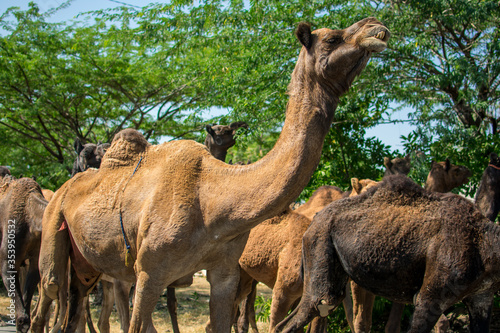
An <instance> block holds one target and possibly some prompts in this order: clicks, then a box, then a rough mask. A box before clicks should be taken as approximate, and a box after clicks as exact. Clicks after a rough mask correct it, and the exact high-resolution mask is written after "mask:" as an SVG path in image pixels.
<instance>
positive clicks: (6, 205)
mask: <svg viewBox="0 0 500 333" xmlns="http://www.w3.org/2000/svg"><path fill="white" fill-rule="evenodd" d="M46 206H47V200H45V198H44V197H43V195H42V190H41V188H40V186H39V185H38V184H37V183H36V182H35V181H34V180H33V179H31V178H21V179H15V178H13V177H11V176H9V175H7V176H4V177H3V178H0V265H1V273H2V281H3V283H4V285H5V288H6V289H7V292H8V296H9V297H10V298H11V306H12V309H14V308H15V317H10V316H9V318H10V319H11V322H12V323H14V322H15V324H16V328H17V331H18V332H27V331H28V329H29V327H30V307H31V299H32V297H33V293H34V292H35V289H36V287H37V284H38V281H39V279H40V276H39V272H38V255H39V251H40V240H41V233H42V216H43V212H44V210H45V207H46ZM26 262H27V263H28V272H27V274H26V277H25V279H24V280H25V283H24V286H21V281H20V278H19V274H20V272H21V268H22V266H24V265H25V264H26ZM8 311H10V309H8ZM10 314H12V315H14V314H13V312H10Z"/></svg>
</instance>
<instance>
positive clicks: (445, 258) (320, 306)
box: [276, 175, 500, 333]
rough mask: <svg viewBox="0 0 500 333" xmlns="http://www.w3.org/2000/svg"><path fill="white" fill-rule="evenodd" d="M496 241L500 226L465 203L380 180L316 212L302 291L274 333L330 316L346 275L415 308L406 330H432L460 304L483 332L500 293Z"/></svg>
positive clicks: (397, 178) (404, 181) (474, 328)
mask: <svg viewBox="0 0 500 333" xmlns="http://www.w3.org/2000/svg"><path fill="white" fill-rule="evenodd" d="M499 237H500V227H498V226H497V225H495V224H494V223H491V222H490V221H489V220H488V219H487V218H486V217H484V216H483V215H482V214H481V212H480V211H479V210H478V209H477V207H476V206H475V205H474V204H473V203H471V202H470V201H469V200H467V199H465V198H463V197H461V196H458V195H455V194H452V193H445V194H442V193H432V192H429V191H426V190H424V189H423V188H422V187H420V186H419V185H417V184H415V183H414V182H413V181H412V180H411V179H409V178H407V177H404V176H401V175H394V176H388V177H384V179H383V180H382V182H381V183H380V184H379V185H377V186H374V187H372V188H371V189H369V190H368V191H366V192H365V193H362V194H361V195H359V196H356V197H352V198H349V199H347V200H342V201H337V202H333V203H332V204H330V205H329V206H327V207H326V208H325V209H323V210H322V211H321V212H320V213H318V214H317V215H316V217H315V218H314V220H313V222H312V223H311V226H310V227H309V228H308V230H307V231H306V233H305V235H304V238H303V256H302V267H303V272H304V293H303V295H302V298H301V301H300V303H299V305H298V306H297V308H296V309H295V310H294V311H293V312H292V313H291V314H290V316H288V317H287V318H286V319H285V320H283V321H282V322H280V323H279V324H278V326H277V327H276V332H299V331H300V329H301V328H302V327H303V326H304V325H305V324H306V323H307V322H309V321H310V320H311V319H312V318H314V317H316V316H322V317H324V316H326V315H328V313H329V312H330V310H332V309H333V308H335V307H336V306H338V305H339V304H340V302H341V301H342V299H343V298H344V296H345V285H346V283H347V280H348V279H349V278H351V279H352V280H353V281H355V282H356V283H357V284H359V285H360V286H362V287H363V288H365V289H367V290H369V291H370V292H372V293H374V294H376V295H381V296H383V297H385V298H387V299H390V300H392V301H394V302H399V303H413V304H414V305H415V311H414V314H413V318H412V321H411V324H410V328H409V330H408V333H416V332H419V333H427V332H431V330H432V328H433V327H434V324H435V323H436V322H437V320H438V318H439V317H440V315H441V314H442V313H443V311H445V310H446V309H447V308H449V307H450V306H452V305H453V304H455V303H457V302H459V301H462V302H463V303H464V304H465V305H466V306H467V308H468V310H469V315H470V331H471V332H473V333H479V332H481V333H484V332H488V331H489V319H490V315H491V306H492V301H493V295H494V293H495V292H496V291H497V290H498V289H499V288H500V274H499V273H500V272H499V267H500V266H499V264H500V242H499V240H500V239H499ZM353 240H355V241H353Z"/></svg>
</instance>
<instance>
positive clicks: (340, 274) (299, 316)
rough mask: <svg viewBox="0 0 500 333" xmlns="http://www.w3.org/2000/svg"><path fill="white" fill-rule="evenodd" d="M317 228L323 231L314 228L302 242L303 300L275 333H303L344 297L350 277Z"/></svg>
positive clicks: (332, 247) (310, 228)
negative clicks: (318, 317) (310, 323)
mask: <svg viewBox="0 0 500 333" xmlns="http://www.w3.org/2000/svg"><path fill="white" fill-rule="evenodd" d="M315 226H318V228H321V225H319V224H313V225H311V227H309V229H308V231H306V233H305V234H304V237H303V238H302V244H303V246H302V266H303V272H304V287H303V293H302V298H301V300H300V303H299V305H298V306H297V308H296V309H295V310H294V311H293V312H292V313H291V314H290V315H289V316H288V317H286V318H285V319H284V320H283V321H281V322H280V323H279V324H278V325H277V326H276V330H275V332H287V333H289V332H302V330H303V329H304V326H305V325H306V324H307V323H308V322H310V321H311V320H312V319H313V318H314V317H317V316H321V317H326V316H328V314H329V313H330V311H331V310H333V309H334V308H336V307H337V306H338V305H340V303H341V302H342V301H343V299H344V297H345V294H346V284H347V282H348V279H349V278H348V276H347V273H346V272H345V271H344V269H343V267H342V263H341V261H340V258H339V257H338V255H337V253H336V252H335V250H334V246H333V243H332V241H331V238H330V237H329V234H328V233H327V232H323V231H322V230H319V231H318V230H315V229H316V228H315ZM318 235H319V236H318ZM317 258H321V259H322V260H316V259H317Z"/></svg>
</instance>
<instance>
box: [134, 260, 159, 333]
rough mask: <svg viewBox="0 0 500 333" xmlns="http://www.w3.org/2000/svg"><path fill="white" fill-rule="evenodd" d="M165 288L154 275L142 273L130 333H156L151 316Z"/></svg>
mask: <svg viewBox="0 0 500 333" xmlns="http://www.w3.org/2000/svg"><path fill="white" fill-rule="evenodd" d="M136 265H137V263H136ZM164 286H165V285H164V284H162V283H159V279H155V278H154V276H153V275H152V274H148V273H146V272H144V271H142V272H140V273H139V274H138V275H137V282H136V285H135V300H134V309H133V311H132V321H131V323H130V329H129V333H139V332H141V333H142V332H147V333H149V332H154V333H156V329H155V328H154V326H153V319H152V317H151V315H152V313H153V311H154V308H155V306H156V303H157V302H158V299H159V298H160V294H161V292H162V290H163V288H164Z"/></svg>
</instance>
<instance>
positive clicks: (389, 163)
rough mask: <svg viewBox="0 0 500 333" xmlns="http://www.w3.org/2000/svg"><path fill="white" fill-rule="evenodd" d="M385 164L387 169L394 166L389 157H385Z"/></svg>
mask: <svg viewBox="0 0 500 333" xmlns="http://www.w3.org/2000/svg"><path fill="white" fill-rule="evenodd" d="M384 165H385V167H386V168H387V169H390V168H391V167H392V162H391V159H390V158H389V157H387V156H386V157H384Z"/></svg>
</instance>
